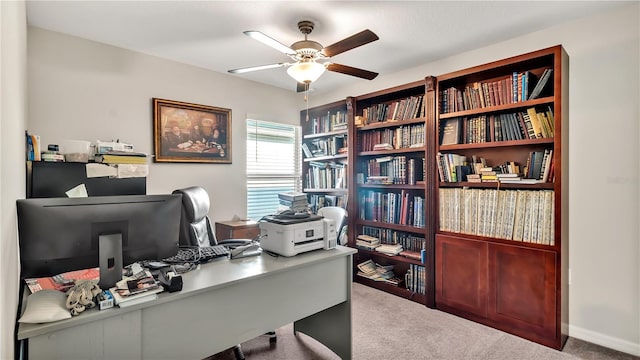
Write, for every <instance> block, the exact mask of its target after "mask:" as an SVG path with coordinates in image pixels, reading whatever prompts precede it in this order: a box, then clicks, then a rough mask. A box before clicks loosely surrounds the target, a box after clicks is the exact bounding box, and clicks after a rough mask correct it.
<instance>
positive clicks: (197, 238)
mask: <svg viewBox="0 0 640 360" xmlns="http://www.w3.org/2000/svg"><path fill="white" fill-rule="evenodd" d="M173 193H174V194H181V195H182V217H181V219H180V240H179V244H180V245H181V246H211V245H216V244H217V243H218V242H217V241H216V237H215V234H214V232H213V230H212V228H211V222H210V221H209V216H208V213H209V194H208V193H207V191H206V190H205V189H204V188H202V187H201V186H191V187H188V188H184V189H178V190H175V191H174V192H173Z"/></svg>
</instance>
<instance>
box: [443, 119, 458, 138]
mask: <svg viewBox="0 0 640 360" xmlns="http://www.w3.org/2000/svg"><path fill="white" fill-rule="evenodd" d="M460 122H461V119H460V118H453V119H446V120H444V121H443V122H442V125H441V126H442V128H441V141H440V145H455V144H459V143H460V133H461V124H460Z"/></svg>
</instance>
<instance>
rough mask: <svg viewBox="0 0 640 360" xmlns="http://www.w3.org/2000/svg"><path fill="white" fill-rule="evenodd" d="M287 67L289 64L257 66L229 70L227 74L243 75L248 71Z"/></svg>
mask: <svg viewBox="0 0 640 360" xmlns="http://www.w3.org/2000/svg"><path fill="white" fill-rule="evenodd" d="M287 65H289V63H277V64H269V65H259V66H251V67H246V68H240V69H233V70H229V72H230V73H232V74H243V73H246V72H249V71H257V70H265V69H273V68H277V67H283V66H287Z"/></svg>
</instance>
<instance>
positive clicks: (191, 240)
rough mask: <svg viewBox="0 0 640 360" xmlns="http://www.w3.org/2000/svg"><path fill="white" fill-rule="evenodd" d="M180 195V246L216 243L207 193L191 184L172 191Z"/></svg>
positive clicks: (241, 358) (271, 335) (239, 353)
mask: <svg viewBox="0 0 640 360" xmlns="http://www.w3.org/2000/svg"><path fill="white" fill-rule="evenodd" d="M173 193H174V194H181V195H182V217H181V219H180V238H179V244H180V246H212V245H217V244H218V241H217V239H216V235H215V233H214V232H213V230H212V227H211V221H210V220H209V215H208V214H209V204H210V200H209V194H208V193H207V191H206V190H205V189H204V188H202V187H201V186H191V187H188V188H184V189H178V190H175V191H173ZM265 335H268V336H269V342H270V343H271V344H273V343H275V342H276V333H275V331H270V332H268V333H267V334H265ZM233 353H234V355H235V357H236V359H238V360H244V358H245V357H244V353H243V352H242V347H241V346H240V344H238V345H236V346H234V347H233Z"/></svg>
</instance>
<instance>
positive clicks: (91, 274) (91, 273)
mask: <svg viewBox="0 0 640 360" xmlns="http://www.w3.org/2000/svg"><path fill="white" fill-rule="evenodd" d="M99 278H100V269H99V268H89V269H84V270H74V271H68V272H64V273H61V274H58V275H55V276H49V277H41V278H27V279H24V282H25V283H26V284H27V287H28V288H29V291H31V293H32V294H33V293H36V292H38V291H40V290H45V289H47V290H58V291H67V290H68V289H70V288H72V287H73V286H74V285H75V283H76V281H78V280H98V279H99Z"/></svg>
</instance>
